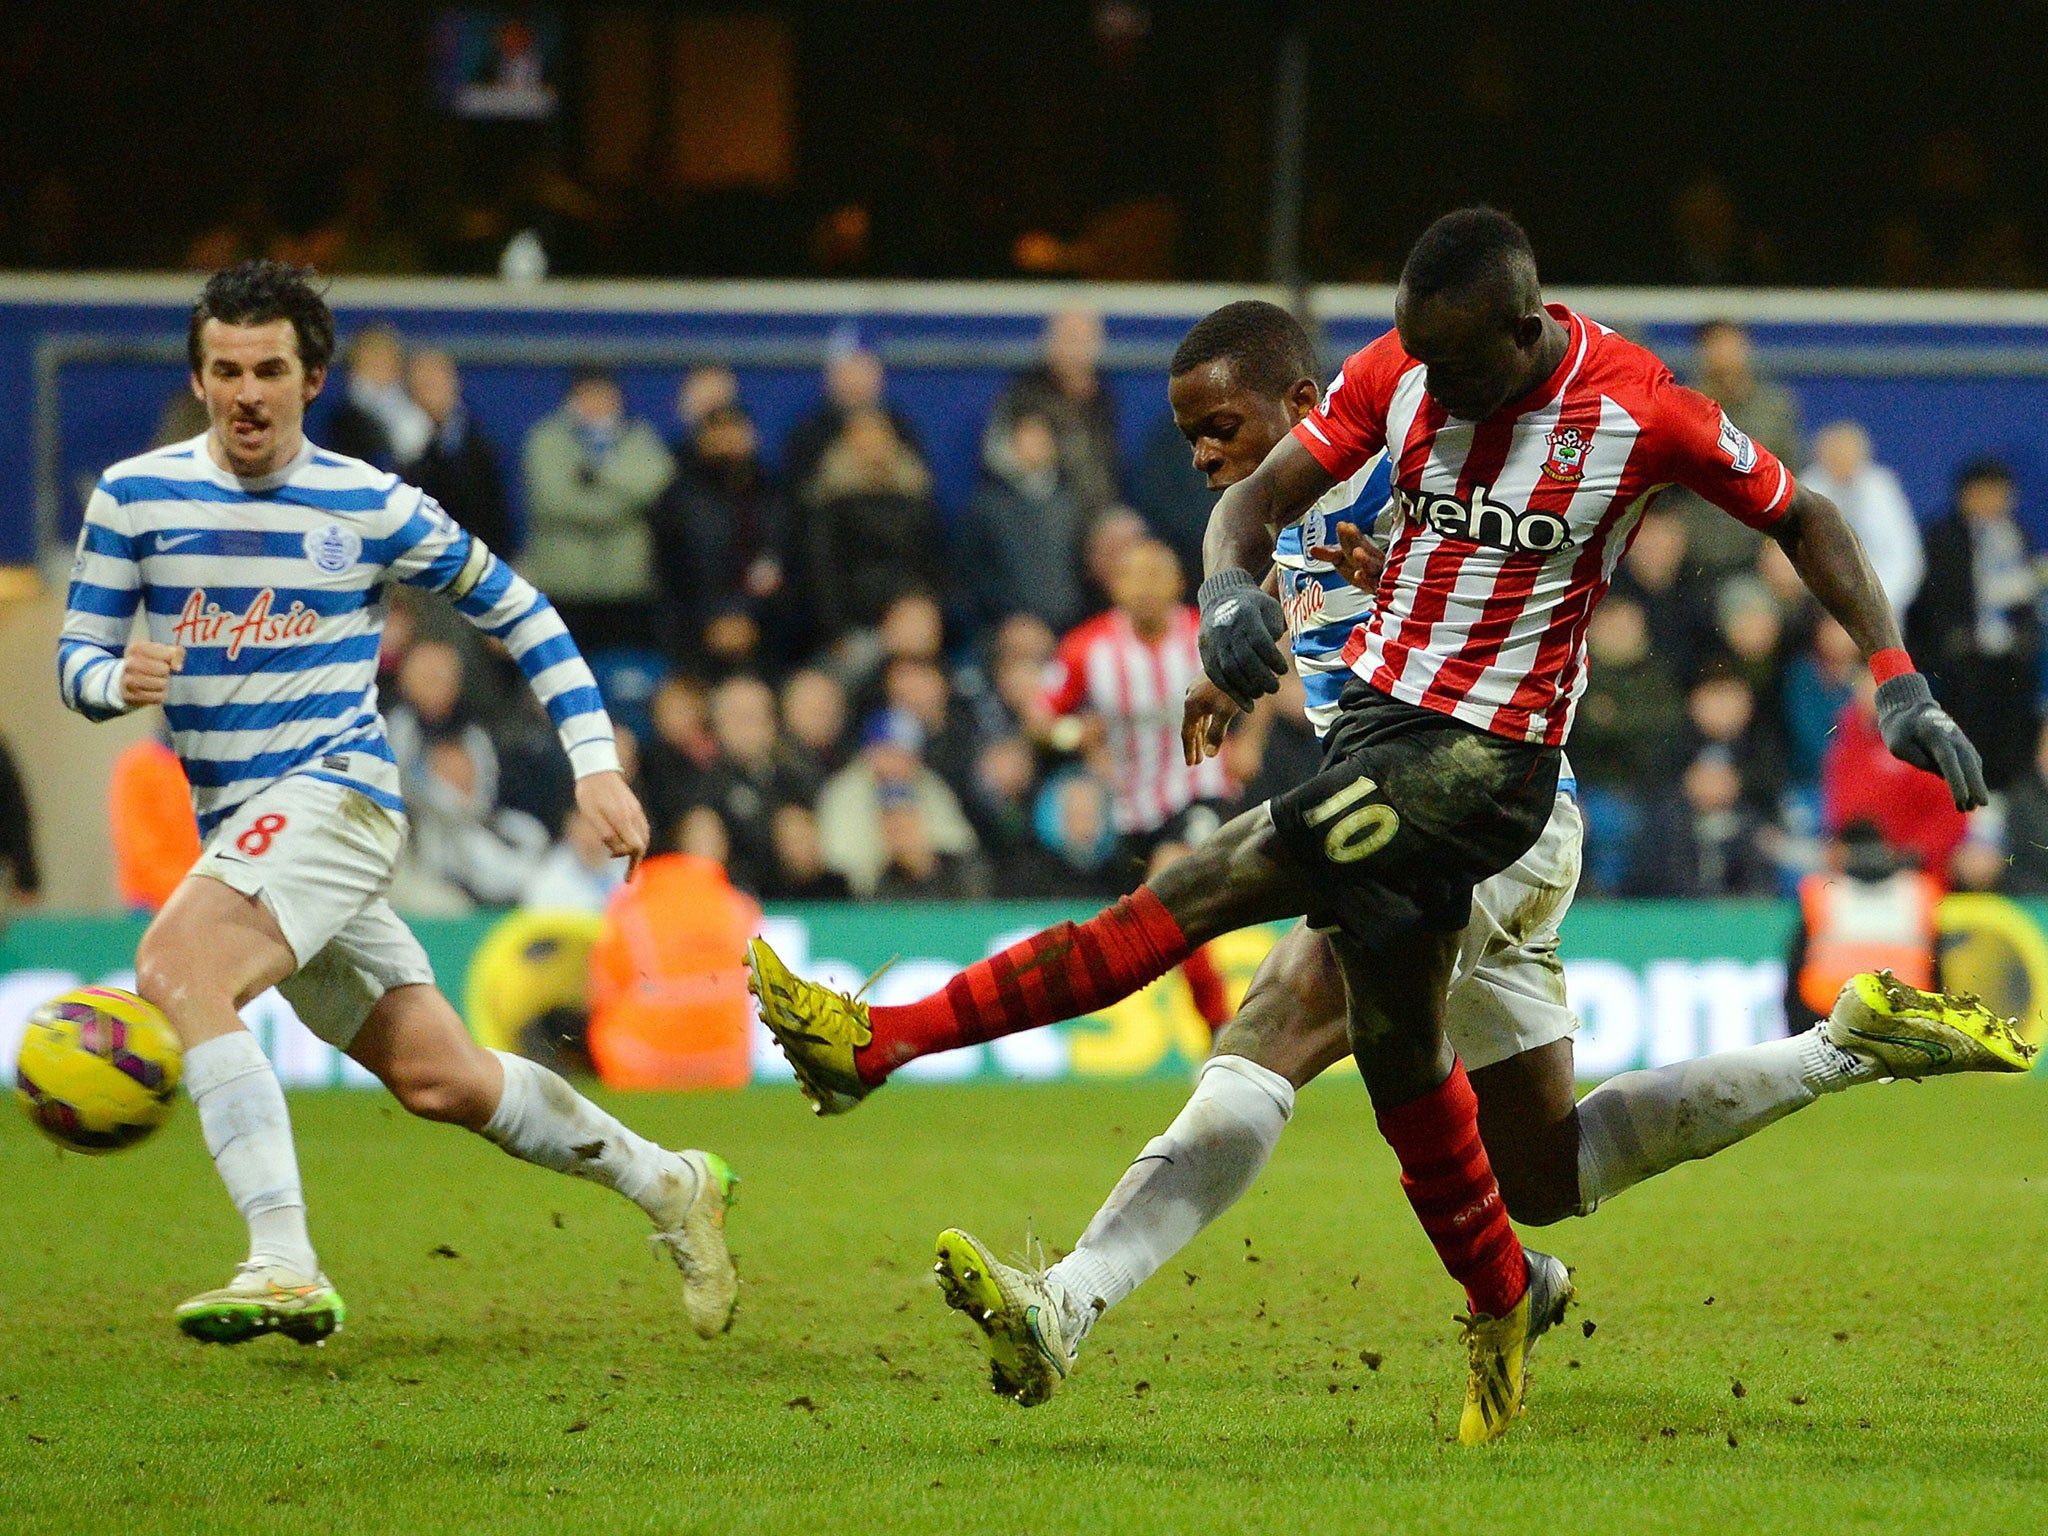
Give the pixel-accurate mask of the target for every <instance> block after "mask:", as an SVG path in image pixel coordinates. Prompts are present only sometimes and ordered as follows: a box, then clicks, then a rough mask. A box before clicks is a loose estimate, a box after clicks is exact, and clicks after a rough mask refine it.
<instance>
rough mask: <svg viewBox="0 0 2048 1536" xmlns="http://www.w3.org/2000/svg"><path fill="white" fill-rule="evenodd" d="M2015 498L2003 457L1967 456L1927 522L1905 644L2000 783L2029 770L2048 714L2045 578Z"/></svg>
mask: <svg viewBox="0 0 2048 1536" xmlns="http://www.w3.org/2000/svg"><path fill="white" fill-rule="evenodd" d="M2017 505H2018V491H2017V488H2016V487H2015V486H2014V484H2013V477H2012V471H2011V470H2009V469H2007V468H2006V466H2005V465H2004V464H2002V463H2000V462H1999V461H1997V460H1996V459H1979V460H1978V461H1976V462H1975V463H1973V464H1970V465H1969V466H1967V467H1966V468H1965V469H1964V470H1963V472H1962V475H1961V477H1960V478H1959V479H1958V480H1957V482H1956V501H1955V506H1954V508H1953V509H1952V510H1951V511H1950V512H1949V514H1948V515H1947V516H1946V517H1944V518H1943V519H1942V520H1941V521H1940V522H1938V523H1936V524H1935V525H1934V526H1933V527H1932V528H1930V529H1928V530H1927V575H1926V579H1925V580H1924V581H1923V582H1922V583H1921V585H1920V592H1919V595H1918V597H1916V598H1915V599H1914V601H1913V607H1912V610H1911V611H1910V612H1909V613H1908V614H1907V615H1906V646H1907V649H1908V650H1910V651H1911V652H1912V653H1913V659H1914V660H1915V661H1916V662H1917V663H1918V664H1919V665H1920V667H1921V669H1922V670H1923V671H1925V672H1926V673H1927V676H1928V678H1929V680H1930V681H1931V682H1932V683H1933V685H1934V690H1935V696H1936V697H1937V698H1938V699H1940V701H1941V703H1942V706H1943V708H1945V709H1947V710H1948V712H1949V713H1950V714H1951V715H1953V716H1955V720H1956V724H1957V725H1960V726H1961V727H1962V728H1963V730H1964V732H1965V733H1966V734H1968V736H1969V738H1970V740H1971V741H1973V742H1974V743H1976V746H1977V750H1978V751H1979V752H1981V753H1983V755H1984V781H1985V783H1987V784H1989V785H1990V786H1991V787H1992V788H1993V789H1994V790H1997V789H2003V788H2005V786H2006V785H2008V784H2010V783H2011V782H2012V781H2013V780H2014V779H2017V778H2019V777H2020V776H2022V775H2023V774H2024V773H2025V772H2026V771H2027V765H2028V763H2029V762H2030V761H2031V760H2032V758H2033V753H2034V739H2035V736H2036V734H2037V732H2038V730H2039V727H2040V718H2041V717H2040V713H2039V705H2038V703H2037V698H2038V695H2039V693H2040V685H2041V660H2040V658H2041V621H2040V618H2039V616H2038V613H2037V612H2036V607H2035V605H2036V602H2037V601H2038V599H2039V598H2040V595H2041V582H2040V578H2039V577H2038V576H2037V575H2036V574H2035V571H2034V564H2033V556H2032V555H2031V553H2030V552H2029V551H2028V548H2027V539H2026V535H2025V534H2024V533H2022V532H2021V531H2020V526H2019V522H2018V520H2017V519H2016V518H2015V517H2014V516H2013V513H2014V509H2015V508H2016V506H2017Z"/></svg>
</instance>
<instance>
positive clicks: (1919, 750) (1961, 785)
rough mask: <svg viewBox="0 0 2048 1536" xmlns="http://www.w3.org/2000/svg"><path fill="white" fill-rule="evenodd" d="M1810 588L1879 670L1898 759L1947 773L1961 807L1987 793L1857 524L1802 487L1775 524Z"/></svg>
mask: <svg viewBox="0 0 2048 1536" xmlns="http://www.w3.org/2000/svg"><path fill="white" fill-rule="evenodd" d="M1770 535H1771V537H1772V538H1774V539H1776V540H1777V541H1778V544H1779V546H1780V547H1781V548H1783V549H1784V551H1785V554H1786V555H1787V556H1788V557H1789V558H1790V559H1791V561H1792V566H1793V569H1795V570H1796V571H1798V572H1799V578H1800V580H1802V581H1804V582H1805V583H1806V587H1807V590H1808V591H1810V592H1812V593H1813V595H1814V596H1815V597H1816V598H1818V599H1819V600H1820V605H1821V606H1822V607H1823V608H1825V609H1827V611H1828V612H1829V613H1830V614H1832V615H1833V616H1834V617H1835V619H1836V621H1837V622H1839V623H1840V624H1841V626H1842V628H1844V629H1846V630H1847V631H1848V632H1849V635H1850V637H1851V638H1852V639H1853V640H1855V642H1856V645H1857V648H1858V649H1860V650H1861V651H1862V652H1863V655H1864V658H1865V659H1866V660H1868V661H1869V662H1870V663H1871V671H1872V673H1873V674H1874V675H1875V676H1876V677H1877V680H1878V686H1877V721H1878V728H1879V729H1880V730H1881V731H1882V732H1883V733H1884V744H1885V745H1886V746H1887V747H1889V748H1890V749H1891V752H1892V755H1893V756H1894V757H1896V758H1898V759H1899V760H1900V761H1901V762H1907V763H1911V764H1912V765H1913V766H1914V767H1915V768H1920V769H1924V770H1925V771H1927V772H1928V773H1938V774H1940V775H1941V776H1942V778H1944V779H1945V780H1947V781H1948V788H1949V794H1950V795H1951V796H1953V797H1954V799H1955V803H1956V809H1957V810H1959V811H1968V810H1973V809H1975V808H1976V807H1977V806H1980V805H1982V804H1984V803H1985V801H1986V800H1987V799H1989V798H1990V796H1989V793H1988V791H1987V790H1986V788H1985V785H1984V760H1983V759H1982V758H1981V757H1979V756H1978V754H1977V749H1976V748H1975V747H1974V746H1972V745H1971V744H1970V739H1969V738H1968V737H1967V736H1965V735H1964V734H1963V732H1962V729H1961V727H1959V726H1958V725H1957V724H1956V723H1955V721H1953V720H1951V719H1950V718H1949V716H1948V713H1947V711H1946V710H1944V709H1942V707H1941V706H1940V705H1939V704H1936V703H1935V702H1934V693H1933V690H1932V689H1930V688H1929V687H1928V685H1927V679H1926V678H1925V677H1923V676H1922V675H1921V674H1920V673H1919V672H1916V671H1915V670H1913V664H1912V662H1911V660H1910V659H1909V658H1908V657H1907V655H1906V652H1905V647H1904V645H1903V643H1902V642H1901V640H1900V638H1899V626H1898V621H1897V620H1896V619H1894V618H1893V617H1892V610H1891V604H1890V603H1889V602H1887V601H1886V600H1885V596H1884V592H1883V590H1882V589H1881V588H1880V587H1879V586H1878V584H1877V576H1876V575H1875V573H1874V572H1872V570H1871V568H1870V560H1869V557H1868V556H1867V555H1865V554H1864V552H1863V545H1862V542H1861V541H1860V540H1858V539H1857V537H1856V531H1855V530H1854V529H1853V528H1851V527H1850V526H1849V522H1848V519H1846V518H1845V517H1843V516H1842V514H1841V512H1840V510H1839V509H1837V508H1836V506H1835V504H1834V503H1833V502H1831V501H1829V500H1828V499H1827V497H1825V496H1822V495H1821V494H1819V493H1818V492H1817V491H1813V490H1809V489H1808V488H1807V487H1806V486H1803V485H1802V486H1799V487H1797V488H1796V489H1795V490H1794V491H1793V493H1792V500H1791V502H1790V504H1789V505H1788V506H1787V507H1786V509H1785V513H1784V516H1782V517H1780V518H1779V519H1778V521H1777V522H1776V523H1775V524H1773V525H1772V526H1771V528H1770Z"/></svg>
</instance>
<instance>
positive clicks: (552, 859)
mask: <svg viewBox="0 0 2048 1536" xmlns="http://www.w3.org/2000/svg"><path fill="white" fill-rule="evenodd" d="M625 883H626V866H625V863H624V861H623V860H620V859H615V858H613V857H612V856H611V853H610V851H609V850H608V849H606V847H605V845H604V839H603V838H602V837H601V836H599V835H598V831H597V828H596V826H595V824H594V823H593V822H592V821H591V820H590V818H589V817H588V816H585V815H584V814H583V812H581V811H580V810H577V809H576V808H575V807H574V806H572V807H570V809H569V814H568V816H567V817H566V818H564V820H563V823H562V835H561V837H560V838H559V839H557V840H556V842H555V845H554V847H552V848H550V849H549V850H548V852H547V856H546V857H545V858H543V859H542V860H541V861H540V865H539V867H538V868H536V869H535V870H534V871H533V872H532V873H531V875H529V876H528V877H527V880H526V883H525V885H524V886H522V887H521V889H520V892H519V905H521V906H522V907H534V908H542V909H546V910H548V911H555V912H602V911H603V910H604V906H605V903H606V902H608V901H610V900H611V898H612V892H614V891H616V890H617V889H618V888H619V887H620V886H621V885H624V884H625Z"/></svg>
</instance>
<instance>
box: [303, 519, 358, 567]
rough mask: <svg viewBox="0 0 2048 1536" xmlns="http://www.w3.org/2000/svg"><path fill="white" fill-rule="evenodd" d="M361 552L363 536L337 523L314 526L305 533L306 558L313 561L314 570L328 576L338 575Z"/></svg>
mask: <svg viewBox="0 0 2048 1536" xmlns="http://www.w3.org/2000/svg"><path fill="white" fill-rule="evenodd" d="M362 552H363V536H362V535H361V534H359V533H357V532H356V531H355V530H354V529H353V528H344V527H342V526H341V524H339V523H329V524H328V525H327V526H326V527H324V528H315V529H314V530H313V531H312V532H310V533H308V534H307V535H306V558H307V559H308V560H310V561H312V562H313V569H314V570H316V571H320V572H322V573H324V574H325V575H328V576H339V575H341V574H342V572H344V571H346V570H348V569H350V568H351V567H353V566H354V565H355V563H356V561H357V559H358V558H359V557H360V556H361V555H362Z"/></svg>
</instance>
